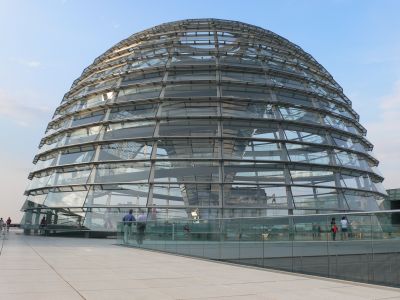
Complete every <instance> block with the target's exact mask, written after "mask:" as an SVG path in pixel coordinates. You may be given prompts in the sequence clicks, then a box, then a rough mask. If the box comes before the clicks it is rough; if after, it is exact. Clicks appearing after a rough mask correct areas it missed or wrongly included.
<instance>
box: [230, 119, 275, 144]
mask: <svg viewBox="0 0 400 300" xmlns="http://www.w3.org/2000/svg"><path fill="white" fill-rule="evenodd" d="M223 135H224V136H228V137H253V138H266V139H279V129H278V126H277V125H276V124H268V123H267V122H254V121H253V122H251V121H250V122H249V121H239V120H235V121H231V120H225V121H224V123H223Z"/></svg>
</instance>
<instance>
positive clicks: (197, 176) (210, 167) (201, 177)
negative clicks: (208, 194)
mask: <svg viewBox="0 0 400 300" xmlns="http://www.w3.org/2000/svg"><path fill="white" fill-rule="evenodd" d="M218 166H219V164H218V162H207V161H157V162H156V163H155V166H154V181H155V182H192V181H193V182H194V181H198V182H215V181H218V179H219V167H218Z"/></svg>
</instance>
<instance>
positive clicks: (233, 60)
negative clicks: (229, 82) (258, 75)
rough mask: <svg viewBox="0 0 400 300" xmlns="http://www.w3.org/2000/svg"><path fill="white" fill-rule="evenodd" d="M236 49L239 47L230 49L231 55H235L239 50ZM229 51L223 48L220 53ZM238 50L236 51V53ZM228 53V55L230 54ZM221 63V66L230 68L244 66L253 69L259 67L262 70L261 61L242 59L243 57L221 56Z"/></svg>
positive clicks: (248, 58)
mask: <svg viewBox="0 0 400 300" xmlns="http://www.w3.org/2000/svg"><path fill="white" fill-rule="evenodd" d="M235 48H238V47H236V46H235V47H230V50H229V53H235V52H236V51H237V50H236V49H235ZM227 50H228V49H225V48H222V49H220V51H227ZM235 50H236V51H235ZM229 53H228V54H229ZM219 63H220V64H221V65H229V66H243V65H249V66H253V67H259V68H261V67H262V65H261V61H260V60H259V59H254V58H250V57H241V56H233V55H229V56H221V58H220V60H219Z"/></svg>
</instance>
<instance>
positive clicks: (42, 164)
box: [33, 152, 58, 171]
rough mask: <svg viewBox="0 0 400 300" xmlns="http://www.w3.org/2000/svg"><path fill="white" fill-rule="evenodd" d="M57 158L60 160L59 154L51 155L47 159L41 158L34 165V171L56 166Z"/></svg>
mask: <svg viewBox="0 0 400 300" xmlns="http://www.w3.org/2000/svg"><path fill="white" fill-rule="evenodd" d="M57 158H58V152H56V153H52V154H51V155H48V156H45V157H40V158H39V160H38V161H37V162H36V164H35V165H34V167H33V171H37V170H40V169H45V168H48V167H53V166H55V165H56V163H57Z"/></svg>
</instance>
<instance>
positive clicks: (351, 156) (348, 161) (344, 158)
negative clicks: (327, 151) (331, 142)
mask: <svg viewBox="0 0 400 300" xmlns="http://www.w3.org/2000/svg"><path fill="white" fill-rule="evenodd" d="M335 155H336V158H337V160H338V164H340V165H342V166H346V167H352V168H359V169H363V170H367V171H371V172H372V169H371V167H370V165H369V164H368V163H367V161H366V160H364V159H363V158H362V157H361V156H360V155H357V154H355V153H352V152H346V151H340V150H335Z"/></svg>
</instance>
